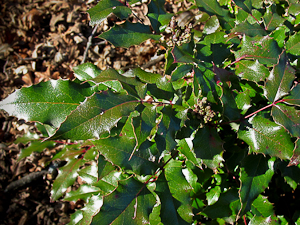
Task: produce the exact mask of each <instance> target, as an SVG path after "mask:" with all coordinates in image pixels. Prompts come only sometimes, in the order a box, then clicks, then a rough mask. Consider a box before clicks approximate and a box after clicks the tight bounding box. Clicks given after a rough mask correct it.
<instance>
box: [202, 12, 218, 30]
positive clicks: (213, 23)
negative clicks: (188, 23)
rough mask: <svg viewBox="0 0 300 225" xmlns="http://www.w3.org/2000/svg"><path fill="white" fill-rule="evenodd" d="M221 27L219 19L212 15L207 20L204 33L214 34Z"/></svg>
mask: <svg viewBox="0 0 300 225" xmlns="http://www.w3.org/2000/svg"><path fill="white" fill-rule="evenodd" d="M219 27H220V23H219V20H218V18H217V17H216V16H212V17H211V18H209V20H207V21H206V23H205V24H204V27H203V33H205V34H212V33H215V32H216V31H217V30H218V29H219Z"/></svg>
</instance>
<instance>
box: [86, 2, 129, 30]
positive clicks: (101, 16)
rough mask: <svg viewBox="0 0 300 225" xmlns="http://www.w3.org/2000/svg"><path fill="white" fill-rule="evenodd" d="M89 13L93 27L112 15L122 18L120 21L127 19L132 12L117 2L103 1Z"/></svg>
mask: <svg viewBox="0 0 300 225" xmlns="http://www.w3.org/2000/svg"><path fill="white" fill-rule="evenodd" d="M87 12H88V13H89V14H90V17H91V21H90V25H91V26H93V25H95V24H100V23H102V22H103V21H104V20H105V19H106V18H107V17H108V16H109V15H110V14H111V13H114V14H115V15H117V16H118V17H120V19H125V18H127V17H128V16H129V15H130V14H131V10H130V9H129V8H128V7H126V6H124V5H123V4H122V3H121V2H120V1H117V0H101V1H100V2H99V3H98V4H97V5H96V6H94V7H93V8H91V9H89V10H88V11H87Z"/></svg>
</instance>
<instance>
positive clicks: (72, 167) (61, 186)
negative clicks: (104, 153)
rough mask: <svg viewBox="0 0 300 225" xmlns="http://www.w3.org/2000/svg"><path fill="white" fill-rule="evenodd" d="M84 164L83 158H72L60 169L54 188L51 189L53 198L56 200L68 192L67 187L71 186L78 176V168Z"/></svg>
mask: <svg viewBox="0 0 300 225" xmlns="http://www.w3.org/2000/svg"><path fill="white" fill-rule="evenodd" d="M83 164H84V160H82V159H80V158H79V159H70V161H69V162H68V163H67V164H66V165H65V166H64V167H62V168H61V169H59V174H58V176H57V178H56V179H55V181H54V183H53V186H52V190H51V199H52V201H56V200H57V199H59V198H60V197H61V196H63V194H64V193H65V192H66V190H67V188H68V187H69V186H71V185H72V184H73V183H74V182H75V180H76V178H77V176H78V173H77V171H78V169H79V167H80V166H82V165H83Z"/></svg>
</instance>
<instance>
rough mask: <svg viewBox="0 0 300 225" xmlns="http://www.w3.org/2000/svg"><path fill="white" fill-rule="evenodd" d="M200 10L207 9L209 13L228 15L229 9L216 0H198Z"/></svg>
mask: <svg viewBox="0 0 300 225" xmlns="http://www.w3.org/2000/svg"><path fill="white" fill-rule="evenodd" d="M196 4H197V6H198V7H199V8H200V10H205V12H206V13H208V14H209V15H220V16H227V13H228V11H227V10H225V9H223V8H222V7H221V6H220V5H219V3H218V2H217V1H216V0H212V1H209V0H196Z"/></svg>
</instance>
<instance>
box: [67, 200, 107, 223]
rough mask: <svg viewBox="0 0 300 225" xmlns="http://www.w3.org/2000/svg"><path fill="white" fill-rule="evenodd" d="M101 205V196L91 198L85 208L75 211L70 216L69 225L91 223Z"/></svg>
mask: <svg viewBox="0 0 300 225" xmlns="http://www.w3.org/2000/svg"><path fill="white" fill-rule="evenodd" d="M102 205H103V198H102V196H101V195H95V196H92V197H91V198H90V199H89V200H88V201H87V203H86V205H85V207H83V208H82V209H80V210H77V211H76V212H75V213H73V214H72V215H71V218H70V219H71V220H70V223H69V224H70V225H71V224H72V225H86V224H90V223H91V222H92V218H93V216H95V215H96V214H97V213H98V212H99V210H100V208H101V207H102Z"/></svg>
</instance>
